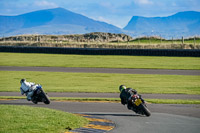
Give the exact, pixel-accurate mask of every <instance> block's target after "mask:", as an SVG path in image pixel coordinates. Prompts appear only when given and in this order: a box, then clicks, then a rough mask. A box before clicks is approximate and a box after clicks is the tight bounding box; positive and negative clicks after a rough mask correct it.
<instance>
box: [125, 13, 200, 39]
mask: <svg viewBox="0 0 200 133" xmlns="http://www.w3.org/2000/svg"><path fill="white" fill-rule="evenodd" d="M124 30H126V31H127V32H129V34H132V35H136V36H138V35H140V36H141V35H161V36H163V37H172V36H173V37H180V36H195V35H200V12H195V11H186V12H179V13H177V14H174V15H172V16H168V17H140V16H133V17H132V19H131V20H130V21H129V23H128V24H127V26H126V27H124Z"/></svg>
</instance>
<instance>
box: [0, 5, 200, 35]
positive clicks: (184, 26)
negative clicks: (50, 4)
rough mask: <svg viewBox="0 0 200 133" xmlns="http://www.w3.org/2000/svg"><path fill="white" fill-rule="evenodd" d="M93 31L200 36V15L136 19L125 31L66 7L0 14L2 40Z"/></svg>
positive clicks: (137, 17) (136, 17)
mask: <svg viewBox="0 0 200 133" xmlns="http://www.w3.org/2000/svg"><path fill="white" fill-rule="evenodd" d="M122 21H123V20H122ZM91 32H107V33H124V34H128V35H130V36H132V37H136V36H154V35H156V36H162V37H163V38H171V37H174V38H180V37H181V36H184V37H188V36H195V35H198V36H199V35H200V12H195V11H187V12H179V13H177V14H174V15H172V16H168V17H149V18H148V17H140V16H133V17H132V19H131V20H130V21H129V23H128V24H127V26H126V27H124V29H120V28H118V27H116V26H114V25H111V24H108V23H105V22H100V21H96V20H93V19H90V18H88V17H86V16H83V15H81V14H77V13H74V12H71V11H69V10H66V9H64V8H54V9H47V10H39V11H35V12H30V13H26V14H21V15H17V16H2V15H0V37H3V36H14V35H21V34H43V35H63V34H85V33H91Z"/></svg>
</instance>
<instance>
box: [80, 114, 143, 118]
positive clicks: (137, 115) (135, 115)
mask: <svg viewBox="0 0 200 133" xmlns="http://www.w3.org/2000/svg"><path fill="white" fill-rule="evenodd" d="M84 114H86V115H95V116H134V117H142V115H139V114H121V113H101V114H98V113H84Z"/></svg>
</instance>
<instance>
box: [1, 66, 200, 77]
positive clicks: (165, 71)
mask: <svg viewBox="0 0 200 133" xmlns="http://www.w3.org/2000/svg"><path fill="white" fill-rule="evenodd" d="M0 71H46V72H80V73H121V74H167V75H200V70H168V69H120V68H80V67H79V68H78V67H77V68H72V67H14V66H0Z"/></svg>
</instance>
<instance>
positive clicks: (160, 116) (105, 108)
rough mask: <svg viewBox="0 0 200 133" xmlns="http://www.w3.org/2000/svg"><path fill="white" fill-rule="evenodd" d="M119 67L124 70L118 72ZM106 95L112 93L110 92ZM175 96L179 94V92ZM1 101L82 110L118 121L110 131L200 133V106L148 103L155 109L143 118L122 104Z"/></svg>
mask: <svg viewBox="0 0 200 133" xmlns="http://www.w3.org/2000/svg"><path fill="white" fill-rule="evenodd" d="M119 70H121V71H120V72H119ZM134 70H136V71H134ZM140 70H141V71H140ZM0 71H51V72H52V71H60V72H92V73H94V72H98V73H101V72H102V73H129V74H171V75H174V74H175V75H200V73H199V70H193V71H191V70H187V71H186V70H152V69H151V70H148V69H145V70H144V69H102V68H94V69H93V68H48V67H0ZM83 94H84V93H83ZM0 95H5V93H4V94H3V93H0ZM13 95H16V94H13ZM19 95H20V94H19ZM57 95H61V94H57ZM63 95H67V94H63ZM73 95H76V94H73ZM84 95H87V94H84ZM90 95H91V94H90ZM106 95H108V96H109V94H106ZM115 95H116V94H115ZM51 96H54V94H53V93H52V94H51ZM71 96H72V94H71ZM148 96H149V97H152V96H151V95H146V97H148ZM153 96H154V95H153ZM177 96H178V95H177ZM114 97H115V96H114ZM160 97H161V98H162V97H163V96H162V95H160ZM172 97H176V95H174V96H172ZM179 97H180V99H182V98H183V97H185V96H184V95H181V96H179ZM189 97H190V98H189V99H199V95H196V96H195V95H189ZM144 98H145V97H144ZM0 104H14V105H28V106H33V107H35V106H37V107H38V106H39V107H47V108H52V109H58V110H62V111H67V112H72V113H82V114H90V115H93V116H98V117H101V118H105V119H109V120H112V121H113V122H114V123H115V128H114V129H113V130H111V131H110V133H147V132H148V133H174V132H176V133H199V130H200V105H182V104H178V105H176V104H148V108H149V110H150V111H151V112H152V115H151V116H150V117H144V116H140V115H137V114H135V113H134V112H132V111H130V110H128V109H127V108H126V107H125V106H123V105H121V104H120V103H96V102H62V101H60V102H56V101H52V102H51V104H50V105H45V104H43V103H39V104H37V105H35V104H33V103H31V102H28V101H26V100H25V99H21V100H0Z"/></svg>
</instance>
